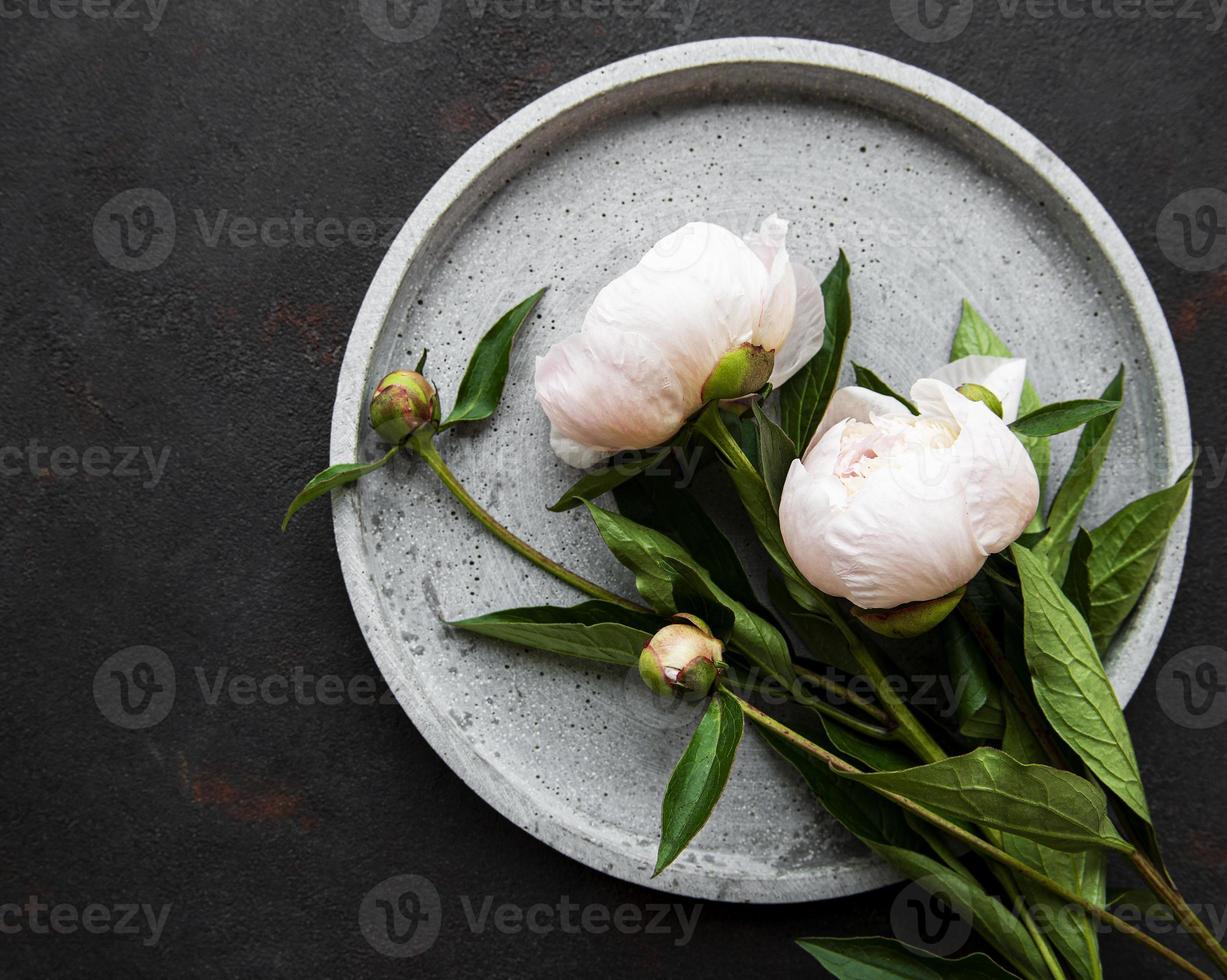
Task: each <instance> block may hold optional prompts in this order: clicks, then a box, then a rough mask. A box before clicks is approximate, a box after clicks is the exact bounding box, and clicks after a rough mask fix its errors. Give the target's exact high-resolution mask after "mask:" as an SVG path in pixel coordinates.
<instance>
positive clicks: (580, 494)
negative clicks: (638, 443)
mask: <svg viewBox="0 0 1227 980" xmlns="http://www.w3.org/2000/svg"><path fill="white" fill-rule="evenodd" d="M672 451H673V449H672V447H671V446H670V447H666V448H664V449H661V450H658V451H657V452H654V453H646V454H644V455H642V456H640V457H639V458H638V459H635V460H630V461H627V462H618V463H610V464H609V465H608V466H603V467H601V468H600V469H597V470H593V471H592V472H590V473H585V474H584V475H583V476H581V477H580V478H579V479H578V480H576V481H575V482H574V483H573V484H572V485H571V488H570V489H569V490H568V491H567V492H566V493H564V494H563V495H562V496H561V497H559V498H558V501H557V502H556V503H554V504H552V505H551V506H550V508H549V509H550V510H552V511H553V512H554V513H555V514H560V513H562V512H563V511H565V510H570V509H571V508H572V507H578V506H579V505H580V504H582V503H583V502H584V501H585V500H596V498H597V497H599V496H601V494H604V493H608V492H609V491H610V490H616V489H617V488H618V487H620V486H621V485H622V484H624V483H625V482H626V481H627V480H630V479H633V478H634V477H636V476H638V475H639V474H640V473H642V472H644V471H645V470H650V469H652V468H653V467H655V466H657V465H658V464H659V463H662V462H664V460H665V459H666V457H668V455H669V453H671V452H672Z"/></svg>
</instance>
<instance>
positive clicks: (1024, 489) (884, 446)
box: [780, 356, 1039, 609]
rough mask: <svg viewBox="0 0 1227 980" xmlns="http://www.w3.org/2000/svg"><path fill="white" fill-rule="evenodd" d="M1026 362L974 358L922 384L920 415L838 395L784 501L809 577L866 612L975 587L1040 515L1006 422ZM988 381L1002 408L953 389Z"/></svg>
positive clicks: (865, 393)
mask: <svg viewBox="0 0 1227 980" xmlns="http://www.w3.org/2000/svg"><path fill="white" fill-rule="evenodd" d="M1025 373H1026V362H1025V361H1023V360H1020V359H1012V358H995V357H979V356H977V357H968V358H963V359H962V360H960V361H955V362H954V363H952V364H948V365H946V366H945V367H942V368H940V369H938V370H937V371H935V372H933V375H932V376H931V377H928V378H924V379H922V380H920V381H917V382H916V383H915V384H914V385H913V386H912V390H911V401H912V403H913V405H914V406H915V408H916V410H917V413H918V414H915V415H914V414H912V412H911V411H910V410H909V409H908V408H907V407H906V406H904V405H903V404H902V403H901V402H899V401H897V400H896V399H894V398H891V397H889V396H887V395H881V394H877V393H876V392H873V391H869V390H868V389H865V388H857V387H851V388H841V389H840V390H839V391H837V392H836V393H835V395H834V396H833V397H832V398H831V403H830V405H829V406H828V408H827V411H826V414H825V415H824V416H823V419H822V422H821V423H820V424H819V426H818V429H817V430H816V432H815V433H814V438H813V440H812V441H811V442H810V445H809V448H808V449H807V450H806V452H805V453H804V455H803V457H802V458H801V459H799V460H796V461H794V462H793V464H792V468H791V469H790V470H789V473H788V479H787V481H786V482H785V484H784V490H783V493H782V495H781V498H780V530H781V532H782V534H783V537H784V543H785V546H786V547H787V549H788V553H789V555H790V556H791V557H792V559H793V561H794V562H795V563H796V565H797V568H798V569H799V570H800V571H801V573H802V574H803V575H804V576H805V577H806V578H807V579H809V581H810V582H811V583H812V584H813V585H814V586H815V587H817V588H818V589H821V590H822V591H823V592H825V593H827V594H828V595H837V596H842V597H844V598H845V599H849V600H851V601H852V602H853V603H855V604H856V605H857V606H860V607H861V608H863V609H891V608H894V607H895V606H899V605H902V604H904V603H909V602H920V601H923V600H927V599H936V598H938V597H940V596H944V595H947V594H948V593H950V592H953V591H954V590H955V589H958V588H959V587H960V586H963V585H966V584H967V583H968V582H969V581H970V580H971V579H972V578H973V577H974V576H975V575H976V573H977V572H978V571H979V570H980V567H981V566H982V565H983V564H984V561H985V559H986V558H987V557H988V556H989V555H991V554H995V553H996V552H998V551H1001V550H1003V549H1004V548H1007V547H1008V546H1009V545H1010V543H1011V542H1012V541H1014V540H1015V538H1017V537H1018V535H1019V534H1021V533H1022V531H1023V529H1024V528H1025V527H1026V526H1027V524H1028V523H1029V522H1030V520H1031V518H1032V517H1034V516H1035V511H1036V507H1037V506H1038V504H1039V480H1038V478H1037V476H1036V473H1035V467H1034V466H1033V465H1032V463H1031V458H1030V457H1029V456H1028V455H1027V452H1026V450H1025V449H1024V448H1023V446H1022V443H1020V442H1019V441H1018V437H1017V436H1015V435H1014V433H1013V432H1012V431H1011V430H1010V428H1009V425H1008V423H1010V422H1012V421H1013V420H1014V418H1015V417H1016V416H1017V414H1018V399H1019V395H1020V394H1021V392H1022V386H1023V378H1024V376H1025ZM963 384H972V385H979V386H981V387H982V388H987V389H989V391H991V392H992V393H993V394H994V395H995V396H996V397H997V399H998V401H999V402H1000V405H1001V407H1002V415H1003V417H1000V418H999V417H998V416H997V414H996V413H995V412H994V411H993V409H992V408H990V407H989V405H987V404H985V403H984V402H983V401H973V400H972V399H970V398H967V397H964V395H962V394H960V393H959V392H958V391H956V390H955V388H956V386H958V385H963Z"/></svg>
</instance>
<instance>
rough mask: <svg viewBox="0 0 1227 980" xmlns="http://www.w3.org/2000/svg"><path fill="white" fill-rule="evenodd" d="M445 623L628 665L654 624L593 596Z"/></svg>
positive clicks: (635, 659) (539, 647) (635, 660)
mask: <svg viewBox="0 0 1227 980" xmlns="http://www.w3.org/2000/svg"><path fill="white" fill-rule="evenodd" d="M449 625H451V626H454V627H456V628H457V629H462V630H467V631H468V632H470V633H479V634H481V635H482V636H490V637H494V638H495V639H497V640H507V641H508V642H511V643H518V644H520V645H521V646H526V647H533V648H535V649H537V650H545V651H547V652H548V653H561V654H565V655H567V656H570V657H583V658H584V659H586V660H596V661H599V662H601V663H607V664H617V665H618V666H619V667H631V666H634V665H636V664H638V663H639V654H640V653H641V652H642V651H643V648H644V646H645V645H646V644H647V642H648V641H649V640H650V639H651V638H652V634H653V633H654V632H655V631H656V629H657V628H658V625H659V624H657V623H655V622H654V621H653V620H652V619H651V617H648V616H638V615H637V614H635V613H632V612H629V611H627V610H625V609H623V608H621V607H620V606H615V605H614V604H613V603H609V602H601V601H599V600H593V601H590V602H582V603H580V604H579V605H578V606H572V607H571V608H569V609H562V608H558V607H555V606H529V607H526V608H523V609H505V610H503V611H502V612H493V613H487V614H486V615H484V616H476V617H474V618H473V619H462V620H460V621H458V622H455V623H451V624H449Z"/></svg>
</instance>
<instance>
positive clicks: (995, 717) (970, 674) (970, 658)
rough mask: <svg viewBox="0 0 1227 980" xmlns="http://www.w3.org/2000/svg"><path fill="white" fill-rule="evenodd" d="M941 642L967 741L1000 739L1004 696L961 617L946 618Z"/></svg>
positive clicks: (961, 725)
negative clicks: (969, 739)
mask: <svg viewBox="0 0 1227 980" xmlns="http://www.w3.org/2000/svg"><path fill="white" fill-rule="evenodd" d="M942 639H943V641H944V643H945V647H946V673H947V674H949V675H950V678H951V680H952V681H954V685H955V691H956V692H957V693H956V698H955V705H954V707H955V714H956V717H957V718H958V720H959V732H960V733H962V734H963V735H965V736H967V737H968V738H974V739H999V738H1000V737H1001V730H1002V722H1003V718H1002V714H1001V696H1000V694H999V693H998V691H997V684H996V682H995V681H994V680H993V676H992V673H991V672H990V671H989V669H988V666H987V664H986V663H985V662H984V655H983V654H982V653H981V652H980V647H979V645H978V644H977V643H976V641H975V638H974V637H973V636H972V635H971V631H970V630H968V629H967V627H966V626H965V625H964V624H963V621H962V620H961V619H960V618H959V617H958V616H948V617H946V619H945V621H944V622H943V623H942Z"/></svg>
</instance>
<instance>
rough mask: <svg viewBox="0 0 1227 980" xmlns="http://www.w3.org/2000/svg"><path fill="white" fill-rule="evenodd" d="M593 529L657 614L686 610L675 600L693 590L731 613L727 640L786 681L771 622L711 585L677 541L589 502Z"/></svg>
mask: <svg viewBox="0 0 1227 980" xmlns="http://www.w3.org/2000/svg"><path fill="white" fill-rule="evenodd" d="M588 510H589V512H590V513H591V514H592V519H593V521H595V522H596V526H597V530H598V531H600V533H601V537H602V538H604V540H605V544H606V545H607V546H608V547H609V550H610V551H612V552H613V555H614V557H615V558H617V559H618V561H620V562H621V563H622V564H623V565H625V566H626V567H627V568H629V569H630V570H631V571H632V572H634V574H635V587H636V588H637V589H638V590H639V594H640V595H642V596H643V598H644V599H646V600H647V602H648V604H649V605H650V606H651V607H652V608H653V609H655V610H656V611H657V612H659V613H661V614H662V615H666V616H672V615H673V614H674V613H679V612H690V611H693V610H689V609H686V608H684V607H683V606H682V604H681V603H680V602H679V595H678V586H679V585H683V586H685V589H684V594H685V595H688V596H694V595H697V596H699V597H700V598H704V599H707V600H708V601H709V602H711V603H713V604H715V605H716V606H719V607H720V608H722V609H724V610H727V611H728V613H729V614H731V616H732V635H731V636H730V638H729V640H730V643H731V644H732V645H733V646H734V647H735V648H736V649H738V650H740V651H741V652H742V653H744V654H746V656H748V657H750V659H752V660H753V661H754V662H755V663H756V664H758V665H759V666H760V667H762V668H763V669H764V670H766V671H767V672H768V673H769V674H770V675H772V676H773V677H776V678H779V679H780V680H782V681H783V682H784V683H785V684H789V683H791V682H792V664H791V661H790V659H789V656H788V643H787V641H785V639H784V637H783V636H782V635H781V634H780V632H779V630H777V629H776V628H775V627H774V626H772V625H771V624H770V623H768V622H767V621H766V620H765V619H763V618H762V617H761V616H759V615H757V614H756V613H754V612H752V611H751V610H750V609H749V608H747V607H746V606H745V604H744V603H741V602H738V601H737V600H736V599H734V598H733V597H732V596H730V595H729V594H728V593H727V592H725V591H724V590H723V589H721V588H720V586H718V585H716V583H715V582H714V581H713V580H712V578H711V576H710V575H709V574H708V573H707V571H706V570H705V569H703V568H702V566H700V565H699V564H698V562H696V561H695V559H694V558H693V557H692V556H691V555H690V553H689V552H687V551H686V549H685V548H683V547H682V546H681V545H679V544H677V542H675V541H673V540H672V539H671V538H668V537H666V536H665V535H663V534H661V533H660V532H659V531H654V530H652V529H651V528H650V527H645V526H644V525H642V524H637V523H636V522H634V521H632V520H630V518H627V517H623V516H622V515H621V514H615V513H612V512H611V511H607V510H602V509H601V508H600V507H597V506H596V505H595V504H592V503H589V504H588Z"/></svg>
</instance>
